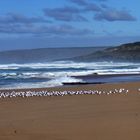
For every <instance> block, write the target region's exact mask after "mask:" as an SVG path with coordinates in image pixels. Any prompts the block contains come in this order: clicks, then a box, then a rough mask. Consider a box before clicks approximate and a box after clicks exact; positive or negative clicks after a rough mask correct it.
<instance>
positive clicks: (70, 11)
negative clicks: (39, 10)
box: [44, 6, 87, 22]
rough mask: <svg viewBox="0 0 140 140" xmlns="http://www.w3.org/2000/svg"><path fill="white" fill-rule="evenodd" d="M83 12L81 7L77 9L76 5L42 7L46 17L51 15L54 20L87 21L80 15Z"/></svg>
mask: <svg viewBox="0 0 140 140" xmlns="http://www.w3.org/2000/svg"><path fill="white" fill-rule="evenodd" d="M82 12H83V10H82V9H79V8H77V7H70V6H65V7H62V8H54V9H49V8H46V9H44V13H45V15H46V16H47V17H51V18H53V19H55V20H60V21H66V22H69V21H87V19H86V18H85V17H84V16H82V15H81V13H82Z"/></svg>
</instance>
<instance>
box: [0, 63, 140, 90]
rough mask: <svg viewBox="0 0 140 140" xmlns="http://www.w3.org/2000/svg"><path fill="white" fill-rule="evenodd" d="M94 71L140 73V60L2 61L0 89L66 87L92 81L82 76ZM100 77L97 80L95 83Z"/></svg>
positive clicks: (108, 73) (110, 73)
mask: <svg viewBox="0 0 140 140" xmlns="http://www.w3.org/2000/svg"><path fill="white" fill-rule="evenodd" d="M93 74H98V75H115V74H140V63H124V62H122V63H120V62H118V63H116V62H73V61H54V62H46V63H28V64H0V88H1V89H3V88H4V89H5V88H10V89H11V88H41V87H55V86H63V83H77V82H89V81H88V79H86V81H84V79H82V78H80V76H81V77H82V76H87V75H93ZM78 76H79V77H78ZM135 79H136V78H135ZM96 80H98V79H93V81H94V82H95V81H96ZM100 81H102V80H101V79H100ZM90 82H91V79H90Z"/></svg>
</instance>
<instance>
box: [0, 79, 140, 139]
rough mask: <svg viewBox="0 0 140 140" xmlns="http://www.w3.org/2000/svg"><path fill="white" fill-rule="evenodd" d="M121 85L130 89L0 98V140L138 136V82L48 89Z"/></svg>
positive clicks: (139, 94)
mask: <svg viewBox="0 0 140 140" xmlns="http://www.w3.org/2000/svg"><path fill="white" fill-rule="evenodd" d="M120 87H124V88H127V89H129V91H130V92H129V93H128V94H113V95H73V96H69V95H66V96H63V97H61V96H53V97H30V98H25V99H23V98H20V97H17V98H12V99H9V98H7V99H0V140H140V92H138V90H137V89H138V88H140V83H139V82H136V83H123V84H122V83H120V84H103V85H89V86H88V85H86V86H78V87H68V88H67V87H66V88H50V89H49V90H77V89H78V90H79V89H100V90H110V89H114V88H120ZM36 90H40V89H36ZM41 90H42V89H41Z"/></svg>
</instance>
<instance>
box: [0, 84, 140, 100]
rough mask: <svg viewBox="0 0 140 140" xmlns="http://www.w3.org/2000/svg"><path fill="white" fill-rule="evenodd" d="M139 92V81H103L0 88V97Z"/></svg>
mask: <svg viewBox="0 0 140 140" xmlns="http://www.w3.org/2000/svg"><path fill="white" fill-rule="evenodd" d="M132 92H135V93H140V82H123V83H112V84H110V83H105V84H102V83H101V84H81V85H74V86H72V85H69V86H62V87H49V88H27V89H25V88H24V89H3V90H0V98H8V97H10V98H11V97H33V96H59V95H60V96H64V95H78V94H81V95H83V94H97V95H102V94H106V95H109V94H119V93H122V94H123V93H132Z"/></svg>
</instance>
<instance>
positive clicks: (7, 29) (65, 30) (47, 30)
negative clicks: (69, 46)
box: [0, 24, 93, 36]
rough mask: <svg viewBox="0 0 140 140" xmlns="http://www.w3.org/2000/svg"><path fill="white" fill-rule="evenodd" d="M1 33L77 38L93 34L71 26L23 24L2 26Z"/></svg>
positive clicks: (88, 30)
mask: <svg viewBox="0 0 140 140" xmlns="http://www.w3.org/2000/svg"><path fill="white" fill-rule="evenodd" d="M0 33H1V34H8V35H10V34H11V35H14V34H18V35H28V34H32V35H44V36H52V35H54V36H55V35H58V36H61V35H62V36H66V35H69V36H71V35H72V36H77V35H80V36H81V35H89V34H93V31H92V30H90V29H87V28H85V29H79V28H75V27H73V26H71V25H66V24H64V25H49V26H46V25H41V26H39V25H26V24H25V25H24V26H23V25H21V24H0Z"/></svg>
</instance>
